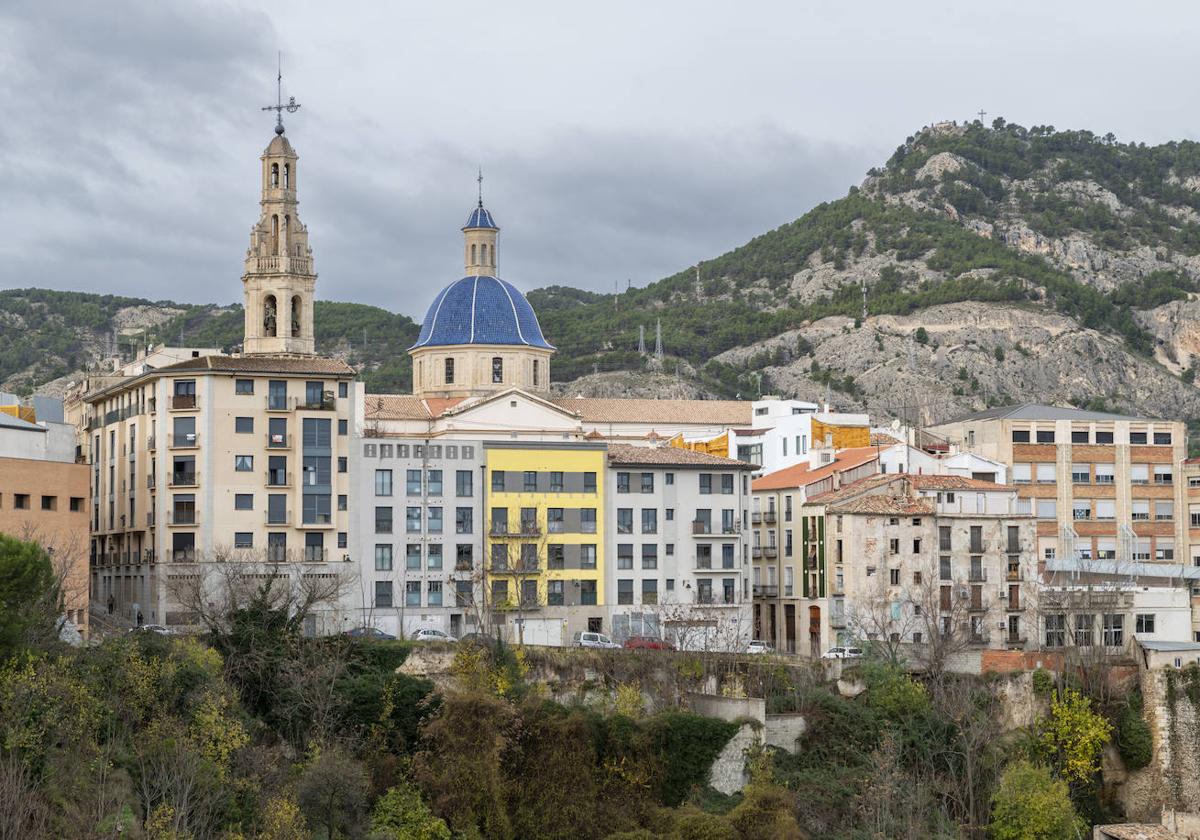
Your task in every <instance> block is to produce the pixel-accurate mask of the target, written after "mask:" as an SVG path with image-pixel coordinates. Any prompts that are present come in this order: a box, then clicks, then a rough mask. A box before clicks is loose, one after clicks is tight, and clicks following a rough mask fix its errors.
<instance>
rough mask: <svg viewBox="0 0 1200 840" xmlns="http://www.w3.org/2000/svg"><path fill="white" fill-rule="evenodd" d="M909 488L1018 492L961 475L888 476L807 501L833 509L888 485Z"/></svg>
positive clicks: (871, 477)
mask: <svg viewBox="0 0 1200 840" xmlns="http://www.w3.org/2000/svg"><path fill="white" fill-rule="evenodd" d="M891 483H896V484H901V483H903V484H906V485H908V486H909V487H911V488H912V489H914V490H918V491H920V490H1007V491H1009V492H1016V489H1017V488H1016V487H1014V486H1012V485H1011V484H995V483H993V482H991V481H980V480H979V479H977V478H967V477H965V476H961V475H922V474H914V473H886V474H883V475H871V476H867V477H866V478H860V479H859V480H858V481H856V482H854V483H853V484H847V485H846V486H844V487H839V488H838V489H837V490H830V491H829V492H828V493H822V494H820V495H819V496H813V497H812V498H811V499H809V500H808V501H809V502H811V503H813V504H822V505H832V504H837V503H839V502H841V501H842V500H844V499H849V498H853V497H855V496H858V495H861V494H862V493H865V492H867V491H868V490H874V489H875V488H876V487H882V486H884V485H886V484H891Z"/></svg>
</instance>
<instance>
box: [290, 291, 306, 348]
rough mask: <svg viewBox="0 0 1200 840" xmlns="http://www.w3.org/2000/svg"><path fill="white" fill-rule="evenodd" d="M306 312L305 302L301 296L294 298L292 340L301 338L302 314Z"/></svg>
mask: <svg viewBox="0 0 1200 840" xmlns="http://www.w3.org/2000/svg"><path fill="white" fill-rule="evenodd" d="M303 310H304V302H303V301H302V300H300V295H296V296H295V297H293V298H292V338H299V337H300V313H301V312H302V311H303Z"/></svg>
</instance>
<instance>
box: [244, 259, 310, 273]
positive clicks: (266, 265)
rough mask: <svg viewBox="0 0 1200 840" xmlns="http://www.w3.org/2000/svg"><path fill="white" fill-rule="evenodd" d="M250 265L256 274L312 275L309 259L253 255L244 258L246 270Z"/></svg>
mask: <svg viewBox="0 0 1200 840" xmlns="http://www.w3.org/2000/svg"><path fill="white" fill-rule="evenodd" d="M251 265H253V266H254V269H253V270H254V271H255V273H258V274H268V273H277V274H304V275H309V274H312V258H311V257H292V256H288V255H287V254H271V255H268V256H258V255H254V256H250V257H247V258H246V268H247V270H250V266H251Z"/></svg>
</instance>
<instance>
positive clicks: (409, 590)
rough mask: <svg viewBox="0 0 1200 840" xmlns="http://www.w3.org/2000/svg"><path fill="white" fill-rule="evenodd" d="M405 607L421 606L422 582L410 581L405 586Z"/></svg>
mask: <svg viewBox="0 0 1200 840" xmlns="http://www.w3.org/2000/svg"><path fill="white" fill-rule="evenodd" d="M404 606H406V607H419V606H421V581H419V580H410V581H406V582H405V584H404Z"/></svg>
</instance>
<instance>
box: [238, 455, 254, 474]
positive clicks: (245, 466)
mask: <svg viewBox="0 0 1200 840" xmlns="http://www.w3.org/2000/svg"><path fill="white" fill-rule="evenodd" d="M233 468H234V470H236V471H237V472H253V471H254V456H253V455H234V456H233Z"/></svg>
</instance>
